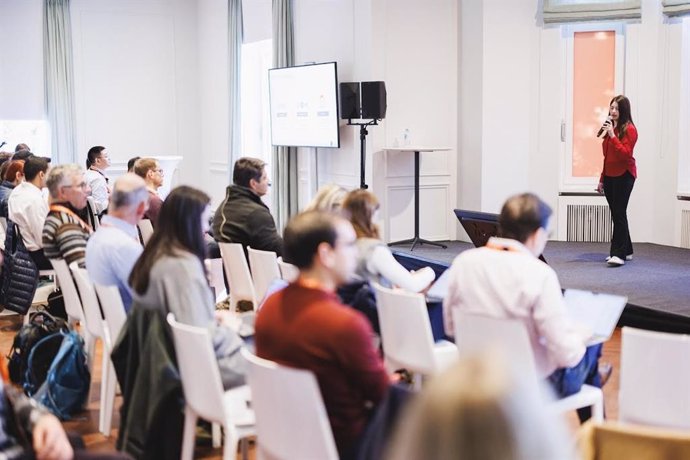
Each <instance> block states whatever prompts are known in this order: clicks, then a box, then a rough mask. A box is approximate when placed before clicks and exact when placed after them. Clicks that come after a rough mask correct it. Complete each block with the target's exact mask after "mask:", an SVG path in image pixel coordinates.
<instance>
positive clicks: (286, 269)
mask: <svg viewBox="0 0 690 460" xmlns="http://www.w3.org/2000/svg"><path fill="white" fill-rule="evenodd" d="M278 268H280V277H281V278H283V279H284V280H285V281H287V282H288V283H292V282H293V281H295V280H296V279H297V278H298V277H299V268H297V267H295V266H294V265H292V264H291V263H288V262H285V261H284V260H283V258H282V257H278Z"/></svg>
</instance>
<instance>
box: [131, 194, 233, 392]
mask: <svg viewBox="0 0 690 460" xmlns="http://www.w3.org/2000/svg"><path fill="white" fill-rule="evenodd" d="M210 201H211V199H210V198H209V196H208V195H207V194H205V193H204V192H202V191H201V190H197V189H195V188H192V187H188V186H180V187H177V188H175V189H174V190H173V191H172V192H171V193H170V195H168V197H167V198H166V199H165V201H164V202H163V206H162V207H161V210H160V214H159V216H158V225H157V226H156V230H155V231H154V233H153V236H152V237H151V240H150V241H149V242H148V244H147V245H146V247H145V248H144V252H143V253H142V254H141V257H139V260H137V262H136V264H135V265H134V268H133V269H132V274H131V275H130V277H129V284H130V285H131V286H132V290H133V292H134V294H133V298H134V302H133V305H132V308H133V309H135V308H152V309H156V308H162V309H164V311H163V312H164V313H165V314H167V313H168V312H172V313H174V314H175V318H176V319H177V321H179V322H181V323H185V324H189V325H192V326H200V327H208V328H209V330H210V332H211V338H212V340H213V348H214V351H215V354H216V357H217V358H218V366H219V368H220V374H221V378H222V380H223V386H224V387H225V388H226V389H227V388H232V387H234V386H238V385H241V384H243V383H244V375H245V369H246V362H245V360H244V358H242V356H241V354H240V348H241V347H242V344H243V341H242V339H241V338H240V336H239V335H238V334H237V333H236V332H235V331H234V330H233V329H231V328H230V327H227V326H225V325H224V324H225V323H226V322H228V321H229V320H228V319H227V318H225V317H224V316H222V315H219V312H215V305H214V303H213V295H212V294H211V288H210V286H209V283H208V277H207V272H206V268H205V265H204V259H205V258H206V242H205V241H204V233H205V232H206V231H207V230H208V226H209V224H208V222H209V217H210V215H211V208H210V207H209V203H210ZM224 313H227V312H224ZM226 320H227V321H226Z"/></svg>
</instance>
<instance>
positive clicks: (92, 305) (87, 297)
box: [69, 262, 110, 345]
mask: <svg viewBox="0 0 690 460" xmlns="http://www.w3.org/2000/svg"><path fill="white" fill-rule="evenodd" d="M69 269H70V271H71V272H72V276H73V277H74V281H75V283H76V285H77V289H78V290H79V294H80V297H81V305H82V307H83V308H84V317H85V318H86V327H87V329H88V330H89V332H90V333H91V335H94V336H96V337H100V338H101V339H104V338H105V328H104V327H103V316H102V315H101V307H100V306H99V304H98V297H96V290H95V289H94V288H93V283H92V282H91V279H90V278H89V274H88V273H87V272H86V269H84V268H80V267H79V265H77V263H76V262H72V263H71V264H70V265H69ZM108 345H110V344H108Z"/></svg>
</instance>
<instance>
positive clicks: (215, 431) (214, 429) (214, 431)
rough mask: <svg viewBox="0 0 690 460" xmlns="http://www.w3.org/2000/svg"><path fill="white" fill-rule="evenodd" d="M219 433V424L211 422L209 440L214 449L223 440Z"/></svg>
mask: <svg viewBox="0 0 690 460" xmlns="http://www.w3.org/2000/svg"><path fill="white" fill-rule="evenodd" d="M220 435H221V433H220V424H219V423H216V422H213V423H212V424H211V441H212V445H213V448H214V449H217V448H219V447H220V446H221V444H222V442H223V440H222V439H221V438H220Z"/></svg>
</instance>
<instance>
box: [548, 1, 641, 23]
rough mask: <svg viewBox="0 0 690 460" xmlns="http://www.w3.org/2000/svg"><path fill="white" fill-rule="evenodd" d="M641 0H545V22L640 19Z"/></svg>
mask: <svg viewBox="0 0 690 460" xmlns="http://www.w3.org/2000/svg"><path fill="white" fill-rule="evenodd" d="M641 12H642V10H641V6H640V0H544V9H543V11H542V14H543V19H544V23H546V24H550V23H551V24H553V23H567V22H589V21H602V20H616V19H639V18H640V17H641Z"/></svg>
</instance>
